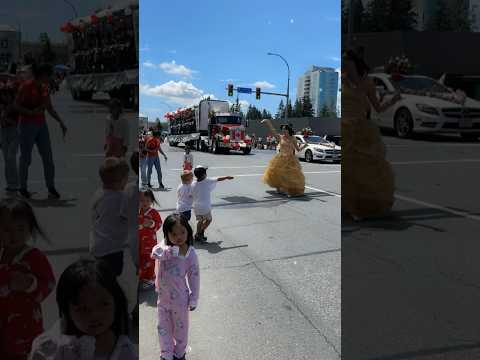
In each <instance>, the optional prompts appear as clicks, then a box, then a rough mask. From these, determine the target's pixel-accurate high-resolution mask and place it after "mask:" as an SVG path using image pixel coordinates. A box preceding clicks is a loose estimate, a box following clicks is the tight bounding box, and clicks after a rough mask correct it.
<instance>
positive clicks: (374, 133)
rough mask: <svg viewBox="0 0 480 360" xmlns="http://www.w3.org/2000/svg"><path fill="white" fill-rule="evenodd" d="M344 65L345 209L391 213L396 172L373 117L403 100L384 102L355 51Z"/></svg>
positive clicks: (357, 215)
mask: <svg viewBox="0 0 480 360" xmlns="http://www.w3.org/2000/svg"><path fill="white" fill-rule="evenodd" d="M343 62H344V63H343V65H342V73H343V74H342V120H341V127H342V212H345V213H347V214H349V215H350V216H351V217H352V218H353V219H354V220H362V219H366V218H376V217H381V216H384V215H387V214H388V213H389V212H390V210H391V209H392V207H393V203H394V175H393V170H392V167H391V165H390V163H389V162H388V161H387V160H386V158H385V156H386V150H385V145H384V144H383V142H382V139H381V136H380V131H379V129H378V126H377V125H376V124H375V123H374V122H372V121H371V120H370V119H369V116H368V114H369V112H370V107H371V106H372V107H373V108H374V109H375V111H376V112H377V113H380V112H383V111H385V110H387V109H388V108H389V107H390V106H392V105H394V104H395V103H396V102H397V101H398V100H400V99H401V97H400V95H395V96H394V97H393V98H392V99H391V100H390V101H387V102H385V103H383V104H380V103H379V101H378V99H377V95H376V89H375V86H374V84H373V82H372V81H371V80H370V79H369V78H368V76H367V74H368V67H367V66H366V64H365V63H364V62H363V60H362V59H360V58H359V57H358V56H356V55H355V54H354V53H353V52H348V53H347V54H346V55H345V56H344V57H343Z"/></svg>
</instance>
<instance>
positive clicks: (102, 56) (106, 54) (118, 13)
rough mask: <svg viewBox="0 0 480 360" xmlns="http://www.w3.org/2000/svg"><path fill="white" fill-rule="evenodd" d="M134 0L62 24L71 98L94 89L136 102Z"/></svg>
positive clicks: (127, 102) (136, 5) (88, 96)
mask: <svg viewBox="0 0 480 360" xmlns="http://www.w3.org/2000/svg"><path fill="white" fill-rule="evenodd" d="M138 14H139V2H138V0H129V1H123V3H122V4H121V5H118V4H117V5H116V6H115V7H108V8H106V9H103V10H101V11H98V12H96V13H95V14H93V15H91V16H87V17H83V18H78V19H75V20H73V21H71V22H68V23H67V24H65V25H64V26H63V27H62V31H63V32H65V33H66V34H67V42H68V44H69V47H70V56H71V59H72V60H71V63H70V67H71V68H72V71H71V72H70V74H69V75H68V77H67V84H68V87H69V89H70V92H71V94H72V97H73V99H74V100H90V99H91V98H92V96H93V94H95V93H98V92H103V93H108V94H109V96H110V97H111V98H118V99H120V100H121V101H122V103H123V104H124V106H127V107H136V106H137V105H138V100H139V99H138V80H139V76H138V21H139V19H138Z"/></svg>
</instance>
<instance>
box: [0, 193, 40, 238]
mask: <svg viewBox="0 0 480 360" xmlns="http://www.w3.org/2000/svg"><path fill="white" fill-rule="evenodd" d="M5 218H12V219H15V220H19V219H22V220H25V221H26V222H27V223H28V225H29V227H30V233H31V234H32V237H33V238H36V237H38V236H40V237H41V238H43V239H44V240H47V236H46V235H45V233H44V231H43V230H42V228H41V227H40V225H39V224H38V221H37V218H36V217H35V213H34V212H33V208H32V206H31V205H30V204H29V203H28V202H27V201H25V200H22V199H18V198H12V199H3V200H0V220H2V221H3V220H5Z"/></svg>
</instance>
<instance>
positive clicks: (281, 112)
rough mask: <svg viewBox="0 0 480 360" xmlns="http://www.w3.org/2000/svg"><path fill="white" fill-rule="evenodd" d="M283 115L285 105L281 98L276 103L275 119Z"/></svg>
mask: <svg viewBox="0 0 480 360" xmlns="http://www.w3.org/2000/svg"><path fill="white" fill-rule="evenodd" d="M284 117H285V105H284V104H283V100H280V104H278V110H277V113H276V114H275V119H282V118H284Z"/></svg>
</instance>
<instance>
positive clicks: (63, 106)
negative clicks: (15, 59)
mask: <svg viewBox="0 0 480 360" xmlns="http://www.w3.org/2000/svg"><path fill="white" fill-rule="evenodd" d="M107 98H108V97H105V96H103V97H102V96H98V97H96V100H95V101H92V102H76V101H73V100H72V99H71V97H70V95H69V93H68V92H67V91H66V90H65V89H62V91H61V92H59V93H57V94H55V95H54V96H53V97H52V102H53V104H54V107H55V108H56V110H57V112H58V113H59V114H60V116H61V117H62V118H63V120H64V121H65V123H66V125H67V127H68V129H69V132H68V135H67V137H66V139H65V141H63V139H62V134H61V131H60V127H59V126H58V124H57V122H56V121H55V120H53V119H52V118H50V117H49V116H47V121H48V125H49V129H50V136H51V140H52V148H53V153H54V160H55V165H56V186H57V189H58V191H59V192H60V194H61V195H62V199H61V200H59V201H50V200H48V199H47V195H48V194H47V189H46V187H45V183H44V180H43V168H42V165H41V160H40V157H39V155H38V151H37V150H36V148H35V149H34V152H33V158H32V165H31V167H30V174H29V190H30V191H32V192H35V194H34V195H33V198H32V200H31V204H32V205H33V207H34V210H35V212H36V215H37V217H38V220H39V223H40V225H41V226H42V228H43V229H44V230H45V232H46V233H47V235H48V241H44V240H41V239H40V240H37V241H36V242H35V244H34V245H35V246H37V247H38V248H40V249H41V250H43V251H45V252H46V254H47V256H48V259H49V261H50V263H51V264H52V267H53V270H54V273H55V277H56V278H57V280H58V278H59V277H60V275H61V273H62V272H63V270H64V269H65V268H66V267H67V266H68V265H69V264H71V263H72V262H74V261H76V260H78V259H79V258H80V257H85V256H88V244H89V232H90V201H91V199H92V196H93V194H94V192H95V191H96V190H97V189H98V188H100V187H101V182H100V178H99V175H98V169H99V166H100V164H101V163H102V161H103V159H104V155H103V144H104V136H105V135H104V131H105V130H104V124H105V119H106V116H107V107H106V106H105V104H106V101H105V100H106V99H107ZM125 116H126V117H127V118H128V119H130V120H131V123H132V128H131V143H132V144H134V143H135V141H136V132H137V126H138V125H137V114H136V113H133V112H126V113H125ZM0 168H1V169H2V173H1V175H0V179H1V180H0V184H1V188H2V191H3V188H4V187H5V186H4V184H5V182H4V175H3V156H0ZM121 282H122V285H123V287H124V289H125V291H126V293H127V294H128V297H129V300H130V306H131V307H132V308H133V306H134V303H135V301H136V290H137V288H136V284H135V272H134V270H133V265H132V263H131V260H130V258H129V257H128V254H127V258H126V264H125V270H124V274H123V276H122V278H121ZM43 315H44V327H45V328H46V329H48V328H50V327H51V326H52V325H53V324H54V323H55V322H56V321H57V320H58V310H57V306H56V302H55V292H54V293H52V294H51V295H50V296H49V297H48V298H47V299H46V301H45V302H44V303H43ZM133 338H134V341H138V339H136V336H135V334H134V336H133Z"/></svg>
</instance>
